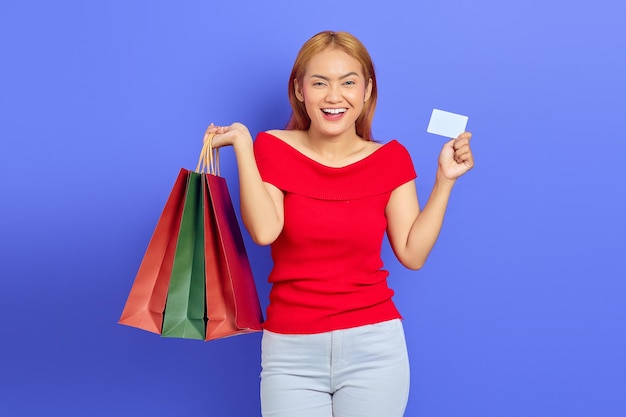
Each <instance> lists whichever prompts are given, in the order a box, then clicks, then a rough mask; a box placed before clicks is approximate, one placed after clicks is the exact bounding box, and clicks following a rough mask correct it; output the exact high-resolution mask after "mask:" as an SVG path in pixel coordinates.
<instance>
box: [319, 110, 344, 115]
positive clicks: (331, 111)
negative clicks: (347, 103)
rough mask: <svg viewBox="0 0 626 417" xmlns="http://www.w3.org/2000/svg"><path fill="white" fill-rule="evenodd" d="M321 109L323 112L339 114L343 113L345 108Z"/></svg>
mask: <svg viewBox="0 0 626 417" xmlns="http://www.w3.org/2000/svg"><path fill="white" fill-rule="evenodd" d="M322 111H323V112H324V113H330V114H339V113H345V112H346V109H322Z"/></svg>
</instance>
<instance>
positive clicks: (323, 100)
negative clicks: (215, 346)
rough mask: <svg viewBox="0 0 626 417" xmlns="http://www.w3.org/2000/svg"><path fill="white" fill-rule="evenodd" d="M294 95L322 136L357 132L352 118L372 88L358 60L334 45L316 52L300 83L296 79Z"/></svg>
mask: <svg viewBox="0 0 626 417" xmlns="http://www.w3.org/2000/svg"><path fill="white" fill-rule="evenodd" d="M294 88H295V92H296V97H297V98H298V100H300V101H302V102H303V103H304V105H305V107H306V111H307V114H308V115H309V117H310V118H311V127H310V130H312V131H314V132H315V133H319V134H322V135H324V136H341V135H344V134H356V128H355V122H356V120H357V118H358V117H359V116H360V115H361V112H362V111H363V105H364V103H365V102H366V101H367V100H368V99H369V98H370V94H371V92H372V81H371V79H365V77H364V75H363V68H362V66H361V64H360V63H359V61H357V60H356V59H355V58H352V57H351V56H350V55H348V54H347V53H345V52H343V51H342V50H340V49H337V48H330V49H326V50H324V51H322V52H320V53H319V54H317V55H315V56H314V57H313V58H312V59H311V61H310V62H309V65H308V66H307V68H306V72H305V74H304V77H303V80H302V85H300V83H299V82H298V80H295V82H294Z"/></svg>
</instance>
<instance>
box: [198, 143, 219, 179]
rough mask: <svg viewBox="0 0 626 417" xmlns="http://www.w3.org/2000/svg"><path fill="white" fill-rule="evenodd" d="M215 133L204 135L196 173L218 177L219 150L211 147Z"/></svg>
mask: <svg viewBox="0 0 626 417" xmlns="http://www.w3.org/2000/svg"><path fill="white" fill-rule="evenodd" d="M214 136H215V133H209V132H205V133H204V139H203V145H202V150H201V151H200V158H199V159H198V165H197V166H196V172H198V173H205V174H211V175H217V176H218V177H219V176H220V150H219V148H214V147H213V137H214Z"/></svg>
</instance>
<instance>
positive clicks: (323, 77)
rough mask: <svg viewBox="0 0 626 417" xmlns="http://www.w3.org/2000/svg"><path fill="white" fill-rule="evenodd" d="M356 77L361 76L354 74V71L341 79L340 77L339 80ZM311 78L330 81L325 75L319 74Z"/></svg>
mask: <svg viewBox="0 0 626 417" xmlns="http://www.w3.org/2000/svg"><path fill="white" fill-rule="evenodd" d="M355 75H356V76H358V75H359V74H358V73H356V72H354V71H352V72H349V73H347V74H346V75H342V76H341V77H339V79H340V80H343V79H344V78H347V77H352V76H355ZM311 78H321V79H322V80H325V81H330V78H329V77H327V76H325V75H319V74H312V75H311Z"/></svg>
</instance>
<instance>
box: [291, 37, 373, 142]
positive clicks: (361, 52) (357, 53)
mask: <svg viewBox="0 0 626 417" xmlns="http://www.w3.org/2000/svg"><path fill="white" fill-rule="evenodd" d="M328 48H337V49H340V50H342V51H344V52H345V53H347V54H348V55H350V56H351V57H353V58H354V59H356V60H357V61H359V63H360V64H361V66H362V67H363V75H364V76H365V80H366V81H367V80H369V79H371V80H372V94H371V95H370V98H369V100H367V102H366V103H365V104H364V105H363V111H362V112H361V114H360V115H359V117H358V118H357V120H356V123H355V127H356V134H357V135H359V136H360V137H362V138H363V139H365V140H370V141H371V140H373V136H372V120H373V119H374V110H375V109H376V99H377V98H378V89H377V87H376V74H375V72H374V63H373V62H372V58H371V57H370V54H369V52H367V49H366V48H365V46H364V45H363V44H362V43H361V41H359V40H358V39H357V38H355V37H354V36H353V35H351V34H349V33H347V32H332V31H329V30H328V31H324V32H320V33H318V34H317V35H315V36H313V37H312V38H311V39H309V40H308V41H306V42H305V43H304V45H302V48H300V52H298V56H297V57H296V61H295V62H294V64H293V68H292V70H291V75H290V76H289V90H288V94H289V103H290V104H291V110H292V113H291V118H290V119H289V123H287V126H286V129H288V130H307V129H308V128H309V126H310V125H311V119H310V118H309V115H308V114H307V112H306V108H305V106H304V103H303V102H301V101H300V100H298V98H297V97H296V93H295V88H294V80H298V83H299V84H300V85H302V84H303V80H304V73H305V71H306V67H307V65H308V64H309V62H310V61H311V59H312V58H313V57H314V56H315V55H316V54H318V53H320V52H322V51H324V50H326V49H328Z"/></svg>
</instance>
